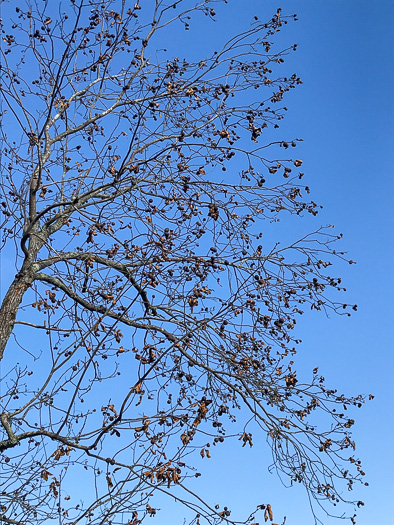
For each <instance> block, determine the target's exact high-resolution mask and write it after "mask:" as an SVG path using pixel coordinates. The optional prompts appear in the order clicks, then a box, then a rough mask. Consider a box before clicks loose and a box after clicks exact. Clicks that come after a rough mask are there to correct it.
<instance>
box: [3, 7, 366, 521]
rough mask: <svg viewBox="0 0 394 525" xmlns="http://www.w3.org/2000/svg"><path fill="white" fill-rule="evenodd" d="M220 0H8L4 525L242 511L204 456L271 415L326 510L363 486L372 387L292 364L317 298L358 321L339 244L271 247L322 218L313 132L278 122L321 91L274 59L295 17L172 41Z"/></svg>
mask: <svg viewBox="0 0 394 525" xmlns="http://www.w3.org/2000/svg"><path fill="white" fill-rule="evenodd" d="M215 3H216V2H214V1H209V0H198V1H197V0H194V1H191V0H190V1H189V0H172V1H171V2H170V1H169V2H167V1H164V0H149V1H148V2H140V3H139V2H138V1H137V3H136V4H135V5H134V2H129V1H126V0H64V1H62V2H60V1H59V2H48V1H39V0H29V1H27V0H26V2H25V1H24V0H21V2H20V3H18V5H15V3H14V2H9V3H4V4H3V33H2V34H3V43H2V84H1V92H2V97H3V110H2V119H3V125H2V141H3V151H2V177H3V178H2V185H1V191H2V199H3V200H2V202H1V206H2V212H3V222H2V249H3V257H4V259H3V260H6V261H11V262H10V263H9V264H7V268H8V271H7V273H6V275H5V276H4V278H6V279H9V284H8V289H7V291H6V293H5V294H4V297H3V302H2V306H1V320H0V338H1V351H0V352H1V353H0V356H1V358H2V359H3V385H2V396H1V408H0V410H1V430H2V433H3V437H2V441H1V442H0V451H1V453H2V458H3V476H4V479H5V482H4V485H3V489H2V490H3V492H2V493H1V520H2V521H3V522H5V523H17V524H39V523H45V524H50V523H55V522H56V523H61V524H64V525H65V524H68V525H71V524H73V525H76V524H82V523H91V524H95V525H96V524H97V525H98V524H104V523H105V524H109V523H112V524H117V523H128V524H129V525H137V524H139V523H141V522H142V521H143V520H144V518H145V517H146V516H153V515H155V514H156V512H157V508H156V507H155V497H156V494H158V493H161V494H162V495H166V496H168V498H176V499H177V500H178V501H182V502H183V503H184V505H185V506H186V507H188V508H189V512H193V513H194V514H193V516H195V518H193V521H192V522H193V523H196V524H198V523H211V524H213V523H221V522H226V523H229V524H230V523H235V521H234V520H232V517H231V509H230V508H227V507H225V508H216V507H215V506H214V505H213V504H212V502H209V501H205V500H203V498H201V497H200V495H199V493H198V492H196V490H195V487H196V486H197V485H196V482H195V481H192V480H191V478H195V477H199V476H200V473H199V472H197V470H196V467H195V463H193V457H195V456H194V455H193V454H190V453H191V452H192V451H195V452H196V454H200V455H201V456H202V457H210V455H211V454H212V455H214V454H213V451H214V446H215V445H217V446H219V445H221V444H222V443H223V442H226V441H228V440H231V439H235V440H237V439H238V440H239V446H240V447H241V446H245V445H247V446H252V444H253V441H252V440H253V436H252V428H253V429H255V430H256V429H258V430H259V432H261V433H262V434H263V435H264V436H266V439H267V442H268V445H269V447H270V448H271V449H272V457H273V465H274V467H275V468H276V469H277V470H278V471H279V472H280V473H283V474H285V475H287V476H288V478H289V481H290V482H291V483H293V482H299V483H302V484H303V485H304V486H305V488H306V490H307V491H308V493H309V495H310V498H311V500H316V501H317V502H318V504H323V503H324V502H326V503H329V502H331V503H332V504H334V505H336V504H337V503H340V502H344V501H345V496H344V495H343V489H344V488H345V489H346V488H349V489H352V486H353V483H354V482H355V481H361V480H362V476H363V475H364V473H363V472H362V470H361V465H360V462H359V461H358V460H357V459H355V458H354V455H353V454H354V452H353V450H354V448H355V445H354V442H353V440H352V438H351V435H350V430H349V429H350V427H351V426H352V425H353V423H354V421H353V420H352V419H349V417H347V416H346V413H345V411H343V409H346V408H347V407H348V406H350V405H355V406H361V404H362V403H363V402H364V399H363V398H362V397H361V396H357V397H354V398H353V397H345V396H344V395H338V394H337V392H336V390H333V389H328V388H326V387H325V386H324V378H323V377H321V376H320V374H319V373H318V370H317V369H315V370H314V371H313V375H312V376H311V380H310V381H309V382H305V381H304V380H298V379H297V374H296V370H295V369H294V363H293V359H294V357H293V356H294V355H295V353H296V350H295V347H296V346H297V343H298V342H299V340H298V339H297V338H296V336H294V335H293V333H295V332H292V330H293V329H294V327H295V325H296V320H297V318H298V316H299V315H300V314H302V313H303V310H304V309H305V308H308V309H310V308H311V309H315V310H322V311H327V310H332V311H335V312H336V311H338V312H339V311H340V312H343V313H346V305H343V304H342V303H338V302H336V301H335V298H333V297H332V295H331V293H330V289H333V290H341V284H340V283H341V280H340V278H336V277H331V276H330V275H328V273H327V272H328V270H329V267H330V265H331V262H330V261H331V260H332V258H335V257H340V258H343V254H338V253H336V252H335V250H333V249H332V242H333V241H335V240H336V239H337V236H335V235H334V234H332V233H330V232H331V230H329V229H325V228H320V229H317V230H316V231H314V232H312V233H310V234H308V235H304V236H302V237H301V238H298V239H294V240H293V241H292V242H290V243H288V244H287V245H283V244H279V243H273V244H272V245H271V246H269V242H268V244H267V245H266V244H265V242H264V246H263V241H262V240H261V239H262V236H263V230H264V229H265V228H266V227H269V225H270V223H271V222H272V221H277V220H278V218H279V217H281V216H283V215H286V216H288V217H290V216H302V215H304V214H312V215H316V214H317V211H318V206H317V205H316V204H315V203H314V202H313V201H310V202H308V200H305V199H304V196H305V194H308V193H309V189H308V187H306V186H304V185H303V184H302V182H301V178H302V175H303V174H302V173H300V172H299V168H300V166H301V164H302V161H301V160H299V159H296V158H293V157H292V156H291V155H290V152H293V151H294V149H293V148H294V147H295V146H296V143H297V141H296V140H293V141H292V140H289V141H288V142H286V141H276V140H273V139H272V136H273V134H272V132H271V131H270V129H271V128H275V127H278V122H279V121H280V120H281V119H282V117H283V115H284V112H285V108H283V107H281V102H282V98H283V96H284V95H285V93H286V92H287V91H289V90H290V89H292V88H294V87H295V86H297V84H300V83H301V81H300V79H299V78H298V77H297V75H295V74H294V75H291V76H288V77H286V76H280V74H279V72H277V70H278V68H280V67H283V66H281V65H280V64H281V63H282V62H284V58H285V56H286V55H287V54H288V53H290V52H292V48H291V47H290V48H288V49H285V50H283V51H281V52H277V51H274V49H273V48H272V46H273V42H272V40H273V39H274V38H275V35H276V34H277V33H278V32H279V31H281V30H282V28H283V27H284V25H285V24H286V23H287V22H288V18H286V17H283V16H282V14H281V12H280V10H278V12H277V13H276V14H275V15H274V16H273V17H272V19H271V20H270V21H269V22H267V23H261V22H260V21H259V20H258V19H257V17H256V19H255V20H254V21H253V23H252V25H251V26H250V27H249V29H246V30H244V31H243V32H241V33H239V34H237V35H236V36H234V37H233V38H231V39H230V40H229V41H228V42H227V43H226V44H225V45H223V47H222V48H221V49H220V51H217V52H213V53H212V54H211V55H210V56H202V57H201V60H199V61H186V60H185V59H183V57H181V58H176V57H173V56H171V57H167V54H168V53H167V54H166V51H165V50H164V49H161V47H163V46H162V44H163V37H162V36H161V35H168V34H169V33H168V31H169V29H170V28H173V30H176V31H177V30H178V29H179V28H180V27H182V25H183V26H184V29H186V30H187V29H189V26H190V24H191V23H192V22H193V20H194V19H196V20H198V18H199V17H201V18H202V19H203V18H204V15H205V16H206V17H207V18H206V22H207V23H208V24H209V23H210V22H209V20H208V19H214V18H215V11H214V7H215ZM290 18H292V17H290ZM290 18H289V19H290ZM199 23H200V24H201V23H202V22H201V20H200V21H199ZM295 47H296V46H294V49H295ZM181 53H182V50H180V51H179V54H181ZM270 137H271V139H270ZM263 139H264V140H263ZM269 151H271V153H269ZM234 157H236V158H235V159H234ZM230 161H231V162H230ZM230 166H231V168H230ZM350 262H352V261H350ZM14 264H15V268H16V270H14V269H13V265H14ZM15 273H16V275H15V276H14V274H15ZM343 308H345V311H344V310H343ZM350 308H351V307H350ZM353 308H355V306H354V307H353ZM314 413H318V414H320V416H319V418H318V421H319V422H320V425H318V426H316V425H315V424H314V423H313V421H315V416H314ZM237 414H239V422H238V421H237V420H236V416H237ZM230 423H231V426H230ZM228 426H230V429H231V431H230V432H228V431H226V430H225V427H226V428H227V427H228ZM223 446H224V445H223ZM76 480H78V483H76ZM81 487H85V491H84V492H83V496H80V493H81V490H82V489H81ZM361 504H362V503H361V502H358V505H361ZM190 509H191V511H190ZM258 510H260V511H261V512H262V513H263V516H265V519H266V520H270V521H272V520H273V516H272V509H271V507H270V505H267V504H264V505H259V506H258V507H257V509H256V512H257V511H258ZM255 516H256V513H255V512H254V513H252V514H251V515H250V516H249V517H248V518H246V519H245V521H244V523H251V522H252V521H254V520H255V519H256V518H255ZM351 520H352V521H353V522H354V516H353V517H351Z"/></svg>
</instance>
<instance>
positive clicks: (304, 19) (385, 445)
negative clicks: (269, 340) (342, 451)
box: [3, 0, 394, 525]
mask: <svg viewBox="0 0 394 525" xmlns="http://www.w3.org/2000/svg"><path fill="white" fill-rule="evenodd" d="M145 1H146V0H145ZM10 3H12V2H10ZM54 3H55V2H54ZM143 3H144V0H141V4H143ZM278 7H282V9H283V14H292V13H297V14H298V18H299V21H298V22H296V23H290V24H289V25H288V26H287V27H286V28H285V29H284V30H283V32H282V33H281V34H280V35H279V38H278V42H279V44H278V48H277V49H278V50H279V49H280V48H281V47H286V46H287V45H291V44H293V43H298V44H299V46H298V51H297V52H296V53H292V54H291V55H289V58H288V60H286V63H285V64H284V65H283V66H282V67H283V71H284V75H285V74H287V75H291V74H292V73H293V72H296V73H297V75H299V76H300V77H301V79H302V80H303V82H304V84H303V85H302V86H299V87H298V88H297V89H296V90H292V91H291V92H290V93H288V94H287V96H286V97H285V102H284V104H285V105H286V106H287V107H288V113H287V116H286V119H285V120H284V121H283V124H282V125H281V127H280V130H279V131H278V137H280V138H286V137H288V138H290V139H291V138H294V137H299V138H303V139H304V142H303V143H302V144H301V145H300V146H298V148H299V149H298V150H297V155H298V158H301V159H303V161H304V163H303V168H304V171H305V179H306V184H308V185H309V186H310V187H311V190H312V193H311V197H312V199H313V200H314V201H316V202H318V203H319V204H322V205H323V206H324V209H323V210H322V211H321V213H320V214H319V216H318V217H317V218H315V219H314V220H313V224H312V222H311V221H310V219H309V218H306V219H305V221H303V220H301V222H300V223H299V226H300V228H304V229H305V228H306V229H311V228H313V229H314V228H317V227H319V226H320V225H325V224H334V225H335V226H336V228H337V231H338V232H342V233H343V234H344V239H343V241H342V242H341V245H340V246H341V248H342V249H344V250H347V251H348V252H349V255H350V257H351V258H352V259H354V260H355V261H357V264H356V265H351V266H349V265H346V264H343V265H341V264H339V265H338V267H337V273H338V274H340V275H341V276H342V277H343V282H344V285H345V286H346V287H347V289H348V292H347V297H348V298H349V299H348V302H349V303H357V304H358V312H357V313H356V314H354V315H353V316H352V317H351V318H347V317H336V316H331V318H329V319H328V318H326V317H324V315H313V316H309V317H306V319H304V320H303V321H304V322H303V323H300V324H301V328H300V334H301V335H302V339H303V345H302V348H300V350H299V351H300V354H299V356H298V358H297V361H296V362H298V363H299V367H300V368H301V369H304V370H305V369H307V370H311V369H312V368H313V367H315V366H319V367H320V372H321V373H322V374H323V375H324V376H325V377H326V380H327V385H328V386H333V387H336V388H338V390H339V392H344V393H346V394H358V393H365V394H369V393H372V394H374V395H375V399H374V400H373V401H371V402H369V403H367V404H366V406H365V407H364V408H363V409H362V410H360V411H357V412H355V413H354V418H355V419H356V425H355V427H354V437H355V440H356V442H357V451H356V453H357V455H358V456H360V457H361V458H362V459H363V463H364V467H365V471H366V473H367V481H368V482H369V483H370V486H369V487H368V488H359V489H358V490H357V493H356V495H355V497H357V498H359V499H361V500H363V501H365V504H366V505H365V507H364V508H363V509H362V510H360V512H359V516H358V520H357V524H358V525H374V524H388V523H389V522H390V520H391V519H392V516H393V515H394V512H393V511H394V509H393V499H394V498H393V496H394V486H393V472H394V455H393V451H392V442H393V434H394V433H393V418H392V414H393V408H394V406H393V395H392V389H393V372H394V363H393V342H392V341H393V329H392V318H393V308H392V297H393V291H394V287H393V278H392V266H393V264H392V259H393V242H392V241H393V234H392V231H393V229H394V228H393V222H394V221H393V213H392V209H393V206H392V198H393V190H394V187H393V181H392V180H393V174H392V172H393V165H394V159H393V153H392V150H393V148H392V142H393V138H394V133H393V132H394V129H393V128H394V125H393V121H394V120H393V116H394V103H393V96H392V93H393V85H394V72H393V67H392V66H393V63H394V62H393V58H394V56H393V36H392V35H393V27H394V2H393V1H388V0H379V1H373V0H329V1H327V0H286V1H280V0H275V1H273V0H229V2H228V5H220V6H219V5H218V6H215V10H216V11H217V19H218V21H217V22H216V23H215V24H214V23H210V24H208V25H206V26H205V25H204V26H200V25H198V24H200V23H201V22H207V20H206V19H205V20H203V17H202V18H200V19H199V21H198V22H197V25H196V26H194V27H192V30H191V31H190V33H189V34H186V35H185V32H184V31H182V32H179V34H178V33H173V34H172V35H169V37H170V38H171V41H169V42H168V43H167V44H168V45H167V44H166V47H168V49H169V50H170V51H171V50H173V49H174V50H175V49H176V50H177V52H176V54H177V55H178V56H179V58H183V56H184V57H185V58H186V59H187V58H189V56H190V55H191V54H192V55H193V57H196V56H198V55H199V54H200V53H201V54H203V53H204V51H205V50H206V51H207V52H208V50H209V49H212V48H215V46H216V45H218V46H219V44H220V42H224V41H225V40H226V37H228V36H230V35H231V34H232V33H233V32H236V31H240V30H242V29H243V28H247V27H248V26H249V22H250V19H251V18H252V16H254V15H257V16H258V17H259V18H260V19H261V20H264V19H265V18H269V17H270V16H271V15H272V14H274V13H275V12H276V9H277V8H278ZM185 37H187V38H188V41H185V40H184V38H185ZM193 39H194V41H193ZM192 41H193V42H194V43H193V42H192ZM201 58H203V56H201ZM267 227H268V226H267ZM3 264H4V262H3ZM3 275H4V277H6V273H4V274H3ZM228 430H230V429H228ZM254 441H255V446H254V447H253V448H252V449H249V448H247V447H245V448H241V447H240V446H239V443H237V444H236V446H234V447H233V448H231V447H225V446H223V447H222V448H221V447H217V450H215V454H213V458H212V459H211V460H208V459H204V460H201V472H202V473H203V477H202V478H199V480H197V481H196V490H198V491H202V493H203V495H206V496H207V497H208V498H209V499H210V500H211V501H212V498H213V500H214V501H213V503H216V502H217V503H219V504H221V506H222V505H229V506H231V509H232V512H233V514H232V516H234V517H235V516H238V517H239V518H246V515H247V514H246V513H247V511H248V510H252V509H253V507H254V506H255V505H256V504H260V503H271V505H272V507H273V510H274V518H275V520H274V521H276V522H277V523H282V520H283V516H284V515H286V516H287V521H286V525H312V524H313V523H314V520H313V518H312V515H311V513H310V509H309V506H308V500H307V496H306V494H305V492H304V491H303V489H302V488H301V487H293V488H291V489H285V488H283V486H282V485H281V483H280V481H279V480H278V478H277V477H276V475H275V474H272V475H271V474H269V473H268V469H267V467H268V465H269V464H270V451H269V448H268V447H267V446H265V443H264V441H263V440H261V443H259V440H258V438H257V436H255V440H254ZM213 495H214V496H213ZM158 506H159V505H158ZM161 507H162V510H161V511H160V513H159V514H158V516H157V517H156V518H155V520H154V522H152V523H154V524H160V525H182V524H183V519H184V517H185V516H186V514H185V512H184V509H183V508H182V507H181V506H180V505H179V506H178V505H168V503H165V502H163V504H162V505H161ZM349 511H350V512H351V509H349ZM321 518H322V521H323V523H324V525H333V524H334V523H338V521H336V520H333V519H331V518H328V517H324V515H321ZM257 519H258V518H257V517H256V520H257ZM260 523H262V520H261V519H260Z"/></svg>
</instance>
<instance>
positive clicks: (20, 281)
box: [0, 273, 34, 360]
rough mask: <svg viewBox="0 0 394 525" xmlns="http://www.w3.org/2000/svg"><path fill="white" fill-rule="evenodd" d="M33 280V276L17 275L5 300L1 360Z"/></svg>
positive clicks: (0, 328)
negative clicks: (25, 294) (20, 306)
mask: <svg viewBox="0 0 394 525" xmlns="http://www.w3.org/2000/svg"><path fill="white" fill-rule="evenodd" d="M33 280H34V279H33V277H32V276H26V275H23V274H21V273H19V274H17V275H16V277H15V279H14V281H13V282H12V284H11V286H10V287H9V289H8V291H7V293H6V295H5V297H4V299H3V303H2V305H1V308H0V360H1V359H2V358H3V355H4V349H5V347H6V346H7V343H8V339H9V338H10V335H11V333H12V330H13V329H14V325H15V319H16V314H17V313H18V309H19V305H20V304H21V302H22V298H23V295H24V293H25V292H26V290H27V289H28V288H29V287H30V286H31V283H32V282H33Z"/></svg>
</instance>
